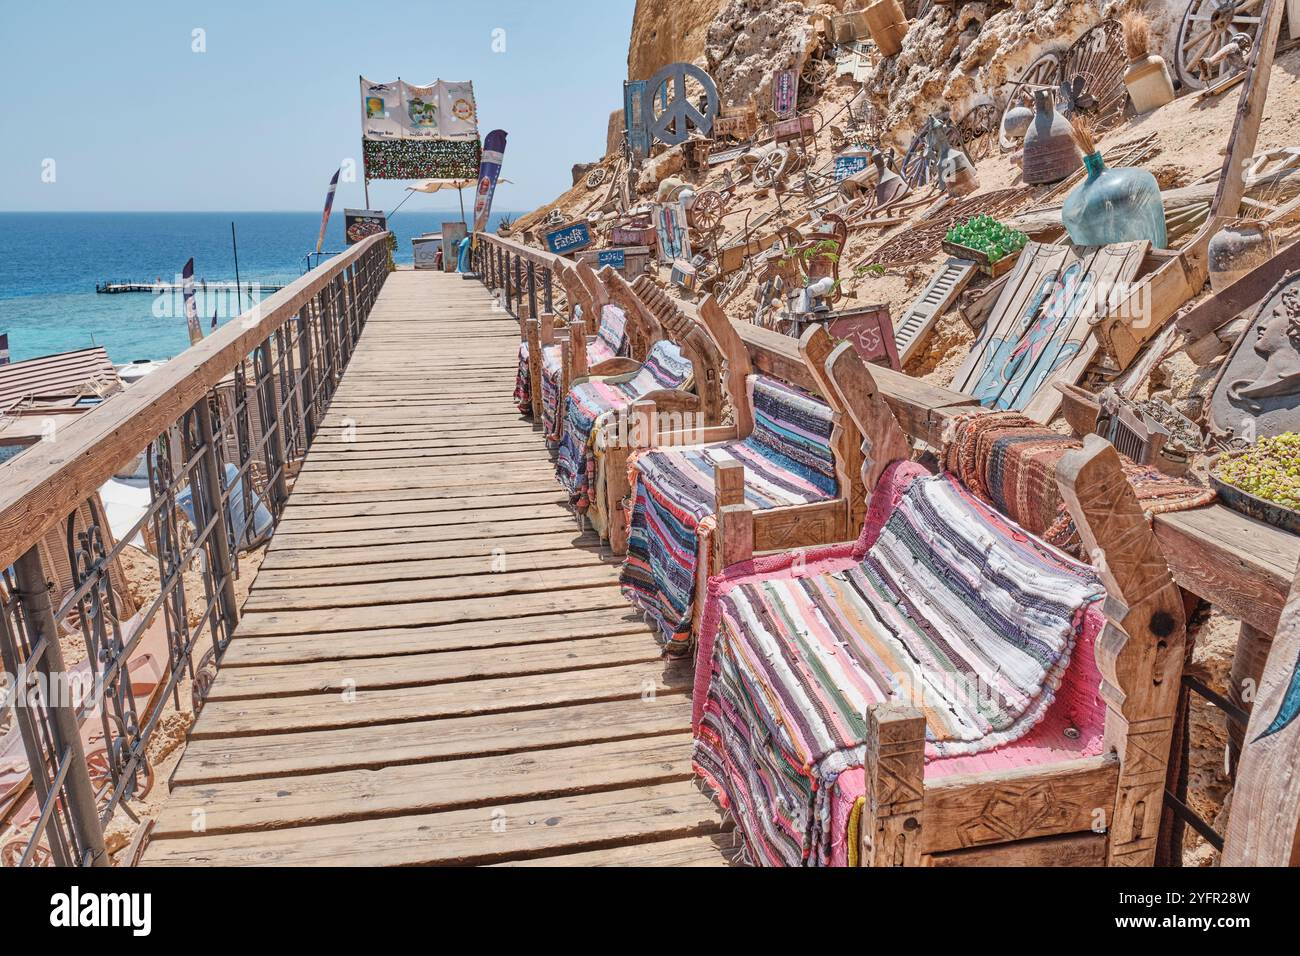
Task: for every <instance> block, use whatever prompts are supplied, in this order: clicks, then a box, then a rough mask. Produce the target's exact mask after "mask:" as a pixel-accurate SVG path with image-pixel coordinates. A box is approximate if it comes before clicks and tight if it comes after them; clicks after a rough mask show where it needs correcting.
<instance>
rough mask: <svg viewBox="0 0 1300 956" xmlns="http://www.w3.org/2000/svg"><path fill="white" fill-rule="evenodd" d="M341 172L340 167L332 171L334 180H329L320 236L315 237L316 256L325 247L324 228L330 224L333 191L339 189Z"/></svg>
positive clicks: (321, 218)
mask: <svg viewBox="0 0 1300 956" xmlns="http://www.w3.org/2000/svg"><path fill="white" fill-rule="evenodd" d="M341 172H343V167H342V166H340V167H339V168H338V169H336V170H335V171H334V178H333V179H331V180H330V188H329V189H328V190H327V191H326V193H325V211H324V212H323V213H321V217H320V235H319V236H317V237H316V254H317V255H320V251H321V247H322V246H324V245H325V227H326V226H328V225H329V224H330V210H331V209H333V208H334V190H336V189H338V188H339V173H341Z"/></svg>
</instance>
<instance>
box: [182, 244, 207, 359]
mask: <svg viewBox="0 0 1300 956" xmlns="http://www.w3.org/2000/svg"><path fill="white" fill-rule="evenodd" d="M181 295H182V296H183V297H184V301H185V325H186V327H187V328H188V329H189V332H190V345H197V344H198V343H199V342H201V341H203V326H201V325H199V307H198V305H197V304H196V303H195V301H194V257H193V256H190V258H189V261H188V262H186V263H185V268H184V269H182V270H181Z"/></svg>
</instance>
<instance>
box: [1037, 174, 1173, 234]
mask: <svg viewBox="0 0 1300 956" xmlns="http://www.w3.org/2000/svg"><path fill="white" fill-rule="evenodd" d="M1083 166H1084V168H1085V169H1086V170H1087V171H1088V175H1087V178H1085V179H1084V181H1083V182H1081V183H1080V184H1079V185H1078V186H1076V187H1074V189H1073V190H1071V191H1070V195H1068V196H1066V197H1065V205H1064V206H1062V207H1061V225H1063V226H1065V231H1066V232H1068V233H1069V234H1070V241H1071V242H1073V243H1074V244H1075V245H1079V246H1104V245H1109V244H1110V243H1112V242H1134V241H1137V240H1139V239H1149V240H1151V245H1152V246H1153V247H1154V248H1156V249H1164V248H1165V247H1166V245H1167V239H1166V237H1165V204H1164V202H1163V201H1162V200H1161V198H1160V185H1159V183H1157V182H1156V178H1155V177H1154V176H1152V175H1151V174H1150V173H1149V172H1147V171H1146V170H1145V169H1140V168H1138V167H1136V166H1121V167H1119V168H1117V169H1110V168H1108V167H1107V166H1106V164H1105V163H1104V162H1103V161H1102V158H1101V152H1100V151H1097V152H1092V153H1089V154H1088V155H1086V156H1084V157H1083Z"/></svg>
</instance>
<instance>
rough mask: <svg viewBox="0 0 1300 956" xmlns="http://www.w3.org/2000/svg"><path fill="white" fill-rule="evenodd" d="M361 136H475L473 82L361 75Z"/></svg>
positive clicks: (414, 137)
mask: <svg viewBox="0 0 1300 956" xmlns="http://www.w3.org/2000/svg"><path fill="white" fill-rule="evenodd" d="M361 136H362V138H363V139H366V140H387V139H453V140H469V139H478V108H477V106H476V105H475V103H474V84H473V83H471V82H469V81H465V82H451V81H446V80H438V81H437V82H434V83H430V84H429V85H427V86H419V85H417V84H415V83H407V82H405V81H403V80H401V79H398V80H395V81H394V82H392V83H375V82H373V81H371V80H367V79H366V78H365V77H364V76H363V77H361Z"/></svg>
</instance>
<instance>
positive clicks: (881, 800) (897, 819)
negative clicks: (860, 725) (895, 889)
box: [858, 703, 925, 866]
mask: <svg viewBox="0 0 1300 956" xmlns="http://www.w3.org/2000/svg"><path fill="white" fill-rule="evenodd" d="M866 774H867V795H866V806H864V807H863V808H862V820H861V823H860V824H859V827H858V832H859V834H860V844H861V851H862V852H861V861H860V862H861V865H862V866H919V865H920V863H921V804H922V801H923V798H924V795H925V716H924V715H923V714H922V713H921V712H920V711H919V710H917V709H916V708H915V707H912V706H911V705H909V704H901V703H881V704H873V705H872V706H871V707H868V708H867V757H866Z"/></svg>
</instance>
